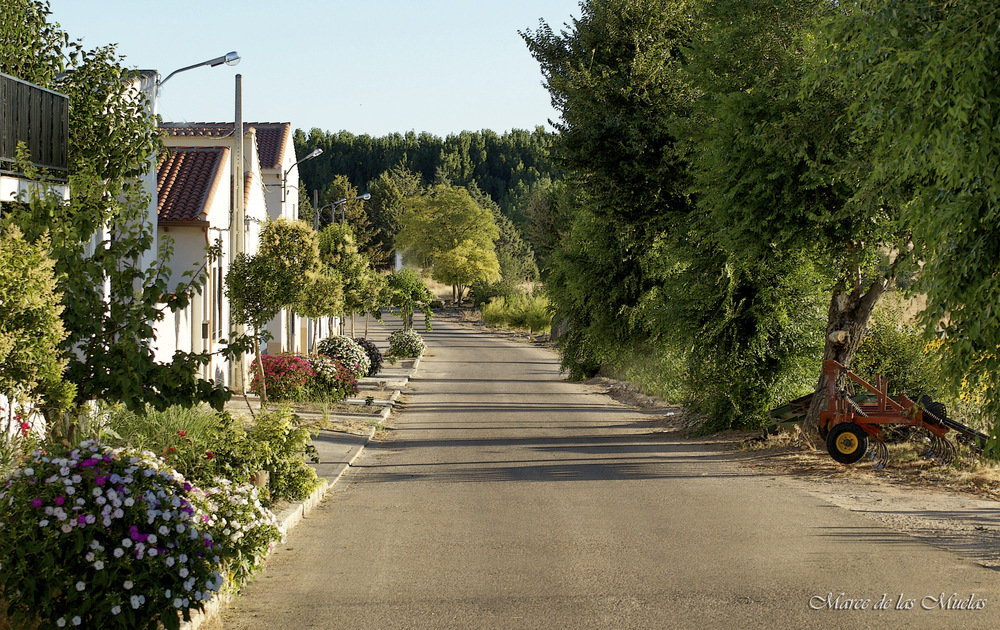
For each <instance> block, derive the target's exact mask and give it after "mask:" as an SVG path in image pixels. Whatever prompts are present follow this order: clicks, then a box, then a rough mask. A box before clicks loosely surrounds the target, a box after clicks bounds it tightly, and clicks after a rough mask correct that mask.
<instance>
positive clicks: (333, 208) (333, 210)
mask: <svg viewBox="0 0 1000 630" xmlns="http://www.w3.org/2000/svg"><path fill="white" fill-rule="evenodd" d="M371 198H372V196H371V193H365V194H363V195H358V196H357V197H351V198H350V199H347V198H344V199H339V200H337V201H334V202H333V203H328V204H326V205H325V206H323V207H322V208H317V209H316V212H314V213H313V229H314V230H319V218H320V217H321V216H323V211H324V210H326V209H327V208H330V220H331V221H336V220H337V206H342V205H344V204H345V203H347V202H348V201H358V200H359V199H360V200H364V201H367V200H369V199H371ZM346 223H347V207H346V206H344V208H343V209H342V210H341V212H340V224H341V225H346Z"/></svg>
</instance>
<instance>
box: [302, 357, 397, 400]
mask: <svg viewBox="0 0 1000 630" xmlns="http://www.w3.org/2000/svg"><path fill="white" fill-rule="evenodd" d="M381 358H382V357H381V356H379V359H381ZM309 362H310V363H311V364H312V368H313V371H315V372H316V376H314V377H313V379H312V381H311V382H310V384H309V394H310V395H309V398H311V399H313V400H315V399H328V400H330V401H333V402H338V401H341V400H344V399H345V398H347V397H348V396H353V395H355V394H357V393H358V377H357V376H356V375H355V374H354V372H353V371H352V370H350V369H348V368H347V367H346V366H345V365H344V364H343V363H341V362H340V361H339V360H338V359H331V358H330V357H328V356H326V355H325V354H317V355H314V356H311V357H309Z"/></svg>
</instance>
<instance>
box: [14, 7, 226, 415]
mask: <svg viewBox="0 0 1000 630" xmlns="http://www.w3.org/2000/svg"><path fill="white" fill-rule="evenodd" d="M48 15H49V8H48V3H47V2H45V1H42V0H12V2H9V3H7V4H5V6H4V11H3V16H2V18H0V50H3V51H4V54H3V55H0V71H2V72H6V73H8V74H12V75H14V76H18V77H20V78H23V79H26V80H30V81H33V82H35V83H37V84H39V85H41V86H43V87H46V88H50V89H55V90H57V91H59V92H62V93H63V94H66V95H67V96H68V97H69V100H70V110H69V112H70V120H69V173H68V178H69V184H70V188H71V190H72V191H73V195H72V198H71V200H70V202H69V203H68V204H64V203H63V202H62V200H61V199H59V198H55V197H49V196H42V195H37V194H36V195H34V196H32V197H31V198H29V199H28V200H27V201H26V202H25V203H21V204H6V203H5V208H4V218H3V220H4V223H5V225H16V226H17V227H19V228H20V230H21V232H22V233H23V235H24V238H25V240H27V241H28V242H32V243H33V242H35V241H36V240H38V239H39V238H41V237H42V235H44V234H46V233H47V234H48V239H49V241H48V242H49V246H50V248H51V257H52V258H53V259H54V260H55V261H56V262H55V268H54V272H55V277H56V280H57V287H56V289H57V291H58V293H60V294H61V295H62V304H63V306H64V310H63V312H62V320H63V325H64V327H65V330H66V333H67V334H66V338H65V340H64V341H63V342H62V345H61V351H62V352H63V353H64V356H65V357H66V358H67V360H68V363H67V369H66V373H65V378H66V380H67V381H69V382H70V383H73V384H74V385H75V387H76V402H82V401H86V400H93V399H107V400H115V401H121V402H123V403H125V404H128V405H132V406H133V407H135V408H142V407H144V406H145V405H146V404H147V403H149V404H153V405H155V406H157V407H158V408H164V407H166V406H168V405H170V404H188V405H190V404H193V403H194V402H197V401H208V402H211V403H212V404H213V405H216V406H221V405H222V404H223V403H224V401H225V400H226V399H227V398H228V395H229V394H228V392H227V391H226V390H225V388H224V387H222V386H221V385H218V384H215V383H212V382H206V381H202V380H200V379H199V375H198V372H199V368H200V366H201V365H202V364H204V363H205V362H207V361H208V360H209V356H208V355H205V354H186V353H178V354H176V355H175V356H174V358H173V361H172V362H171V363H170V364H166V365H163V364H159V363H157V362H156V361H155V360H154V358H155V357H154V353H153V351H152V347H151V346H152V337H153V329H152V326H151V323H152V322H155V321H157V320H159V319H162V318H163V316H164V312H165V311H166V310H175V309H179V308H184V307H185V306H186V305H187V303H188V302H189V300H190V298H191V296H192V295H193V294H194V293H195V292H197V291H198V290H199V289H200V286H201V282H202V279H203V278H204V274H203V272H202V270H197V269H195V270H192V271H191V274H190V279H189V280H187V281H185V282H182V283H181V284H180V285H179V286H177V287H168V286H167V278H168V277H169V276H170V274H169V269H167V267H166V265H165V261H166V260H167V259H168V258H169V253H170V248H169V245H168V244H165V245H164V246H163V247H161V248H160V251H159V252H156V251H154V252H150V249H151V248H152V244H153V240H154V239H153V233H152V231H151V228H150V226H149V225H148V224H147V223H146V222H145V215H146V208H147V205H148V199H147V198H146V196H145V195H144V193H143V191H142V181H141V178H142V176H143V175H144V174H146V173H148V172H149V170H150V168H151V167H152V164H153V160H152V159H151V158H152V156H153V155H154V154H155V151H156V150H157V149H158V147H159V136H158V130H157V127H156V122H155V121H154V120H153V119H152V118H151V117H150V116H149V112H148V108H147V101H146V97H145V95H143V94H141V93H139V92H138V91H137V90H136V89H135V87H134V84H133V83H132V82H131V81H123V80H122V78H123V77H125V76H127V73H126V72H125V70H124V69H123V68H122V67H121V65H120V58H119V57H118V55H117V54H116V53H115V50H114V48H113V47H102V48H97V49H94V50H86V49H84V48H83V47H82V45H81V44H80V43H79V42H78V41H70V39H69V37H68V36H67V35H66V34H65V33H64V32H62V31H61V30H60V29H59V27H58V25H56V24H49V23H48V21H47V20H48ZM13 51H16V53H14V52H13ZM8 53H10V54H8ZM27 157H29V158H30V156H27ZM151 253H152V254H156V255H157V256H156V261H155V262H152V263H151V264H150V262H149V260H148V258H150V257H151V256H150V254H151ZM105 287H108V290H107V291H105ZM161 300H163V301H162V302H161Z"/></svg>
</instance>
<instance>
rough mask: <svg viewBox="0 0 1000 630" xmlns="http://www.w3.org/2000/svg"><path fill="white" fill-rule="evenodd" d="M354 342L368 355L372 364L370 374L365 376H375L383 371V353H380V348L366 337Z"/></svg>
mask: <svg viewBox="0 0 1000 630" xmlns="http://www.w3.org/2000/svg"><path fill="white" fill-rule="evenodd" d="M354 341H355V342H356V343H357V344H358V345H359V346H361V348H362V349H363V350H364V351H365V354H367V355H368V360H369V361H370V362H371V367H370V368H368V373H367V374H366V375H365V376H375V375H376V374H378V373H379V372H380V371H381V370H382V353H381V352H380V351H379V349H378V346H376V345H375V343H374V342H372V341H368V340H367V339H365V338H364V337H355V338H354Z"/></svg>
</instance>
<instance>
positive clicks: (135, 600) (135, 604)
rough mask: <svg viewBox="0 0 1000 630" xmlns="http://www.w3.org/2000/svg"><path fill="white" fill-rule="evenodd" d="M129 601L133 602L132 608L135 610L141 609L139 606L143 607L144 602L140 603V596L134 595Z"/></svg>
mask: <svg viewBox="0 0 1000 630" xmlns="http://www.w3.org/2000/svg"><path fill="white" fill-rule="evenodd" d="M129 601H131V602H132V608H133V609H137V608H139V606H141V605H142V602H140V601H139V596H138V595H133V596H132V597H131V599H130V600H129Z"/></svg>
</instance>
